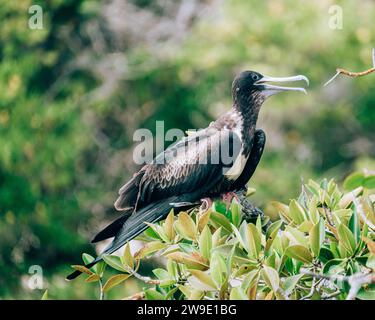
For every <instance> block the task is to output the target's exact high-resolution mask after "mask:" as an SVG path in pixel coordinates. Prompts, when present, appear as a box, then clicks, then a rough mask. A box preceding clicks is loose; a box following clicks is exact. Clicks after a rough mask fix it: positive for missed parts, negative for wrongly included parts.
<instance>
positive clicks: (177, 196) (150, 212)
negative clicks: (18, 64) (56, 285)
mask: <svg viewBox="0 0 375 320" xmlns="http://www.w3.org/2000/svg"><path fill="white" fill-rule="evenodd" d="M300 80H303V81H306V83H307V84H308V79H307V78H306V77H305V76H302V75H298V76H293V77H283V78H272V77H267V76H263V75H262V74H260V73H258V72H254V71H244V72H242V73H240V74H239V75H238V76H237V77H236V78H235V79H234V81H233V84H232V99H233V105H232V108H231V110H230V111H228V112H226V113H225V114H223V115H222V116H221V117H219V118H218V119H217V120H216V121H214V122H212V123H211V124H210V125H209V126H208V127H207V128H205V129H202V130H199V131H197V132H195V133H193V134H190V135H188V136H187V137H184V138H183V139H182V140H180V141H178V142H177V143H175V144H173V145H171V146H170V147H168V148H167V149H166V150H165V151H164V152H162V153H161V154H159V155H158V156H157V157H156V158H155V159H154V160H153V161H152V162H151V163H149V164H146V165H145V166H143V167H142V168H141V169H140V170H139V171H138V172H137V173H135V174H134V176H133V178H132V179H130V181H129V182H127V183H126V184H125V185H124V186H123V187H121V189H120V190H119V197H118V199H117V200H116V202H115V208H116V209H117V210H119V211H123V215H122V216H121V217H119V218H118V219H117V220H115V221H114V222H112V223H111V224H110V225H109V226H107V227H106V228H105V229H103V230H102V231H101V232H99V233H98V234H97V235H96V236H95V238H94V239H93V240H92V242H98V241H101V240H105V239H108V238H111V237H114V239H113V241H112V243H111V244H110V245H109V246H108V247H107V248H106V249H105V250H104V251H103V253H102V254H101V255H99V256H98V257H97V258H96V259H95V260H94V261H93V262H91V263H89V264H88V265H86V267H88V268H91V267H92V266H93V265H95V264H96V263H97V262H99V261H101V260H102V256H103V255H104V254H111V253H113V252H115V251H116V250H118V249H119V248H121V247H122V246H123V245H125V244H126V243H127V242H128V241H130V240H132V239H133V238H135V237H136V236H138V235H139V234H140V233H142V232H143V231H144V230H145V229H147V227H148V225H147V224H146V223H156V222H158V221H159V220H161V219H163V218H165V217H166V215H167V214H168V213H169V212H170V210H171V209H172V208H174V209H175V212H178V211H181V210H186V208H187V207H189V208H192V207H194V206H195V207H196V206H198V205H199V204H200V203H201V201H202V199H203V202H204V201H206V202H207V201H208V200H207V199H211V198H215V197H218V196H220V195H223V194H225V195H231V194H232V195H233V194H234V193H235V192H237V191H241V190H243V189H245V188H246V184H247V182H248V181H249V180H250V178H251V177H252V175H253V173H254V171H255V169H256V167H257V165H258V163H259V161H260V158H261V156H262V153H263V149H264V145H265V141H266V135H265V133H264V131H263V130H260V129H258V130H257V129H256V123H257V119H258V114H259V111H260V108H261V106H262V104H263V102H264V101H265V100H266V99H267V98H268V97H269V96H272V95H274V94H276V93H279V92H282V91H302V92H304V93H306V90H305V89H304V88H299V87H283V86H278V85H273V84H270V83H278V82H291V81H300ZM227 149H228V150H227ZM225 150H227V151H228V152H227V153H225V152H223V151H225ZM222 154H227V155H229V157H223V156H222ZM206 206H207V203H206ZM80 273H81V272H80V271H78V270H77V271H75V272H73V273H72V274H70V275H69V276H68V277H67V279H68V280H72V279H74V278H76V277H77V276H78V275H79V274H80Z"/></svg>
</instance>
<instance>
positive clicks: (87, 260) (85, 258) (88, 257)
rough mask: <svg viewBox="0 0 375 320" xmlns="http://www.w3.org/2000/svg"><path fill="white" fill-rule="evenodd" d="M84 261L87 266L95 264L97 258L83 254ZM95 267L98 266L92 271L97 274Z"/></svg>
mask: <svg viewBox="0 0 375 320" xmlns="http://www.w3.org/2000/svg"><path fill="white" fill-rule="evenodd" d="M82 260H83V262H84V263H85V264H86V265H87V264H89V263H91V262H93V261H94V260H95V258H94V257H93V256H91V255H89V254H88V253H82ZM95 267H96V266H93V267H92V268H90V269H92V270H93V271H94V272H96V268H95Z"/></svg>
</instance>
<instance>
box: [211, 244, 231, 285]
mask: <svg viewBox="0 0 375 320" xmlns="http://www.w3.org/2000/svg"><path fill="white" fill-rule="evenodd" d="M210 271H211V277H212V280H213V281H214V282H215V284H216V287H217V288H218V289H220V288H221V286H222V285H223V283H224V281H225V279H226V273H227V267H226V264H225V260H224V257H223V256H222V254H221V253H219V252H217V251H215V252H214V253H213V254H212V257H211V263H210Z"/></svg>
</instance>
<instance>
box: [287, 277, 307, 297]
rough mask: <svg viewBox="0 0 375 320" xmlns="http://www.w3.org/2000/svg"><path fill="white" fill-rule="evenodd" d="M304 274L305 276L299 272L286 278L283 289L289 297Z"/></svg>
mask: <svg viewBox="0 0 375 320" xmlns="http://www.w3.org/2000/svg"><path fill="white" fill-rule="evenodd" d="M303 276H304V275H303V274H297V275H295V276H290V277H286V278H285V281H284V283H283V290H284V294H285V295H286V296H287V297H289V296H290V295H291V294H292V292H293V290H294V288H295V287H296V285H297V283H298V282H299V281H300V280H301V278H302V277H303Z"/></svg>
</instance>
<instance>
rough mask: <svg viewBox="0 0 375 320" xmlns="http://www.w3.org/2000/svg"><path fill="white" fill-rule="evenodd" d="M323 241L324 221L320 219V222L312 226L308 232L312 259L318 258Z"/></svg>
mask: <svg viewBox="0 0 375 320" xmlns="http://www.w3.org/2000/svg"><path fill="white" fill-rule="evenodd" d="M324 239H325V227H324V220H323V219H320V221H319V222H318V223H317V224H316V225H314V226H313V227H312V228H311V230H310V236H309V241H310V248H311V251H312V253H313V254H314V257H318V256H319V253H320V248H321V247H322V244H323V241H324Z"/></svg>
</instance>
